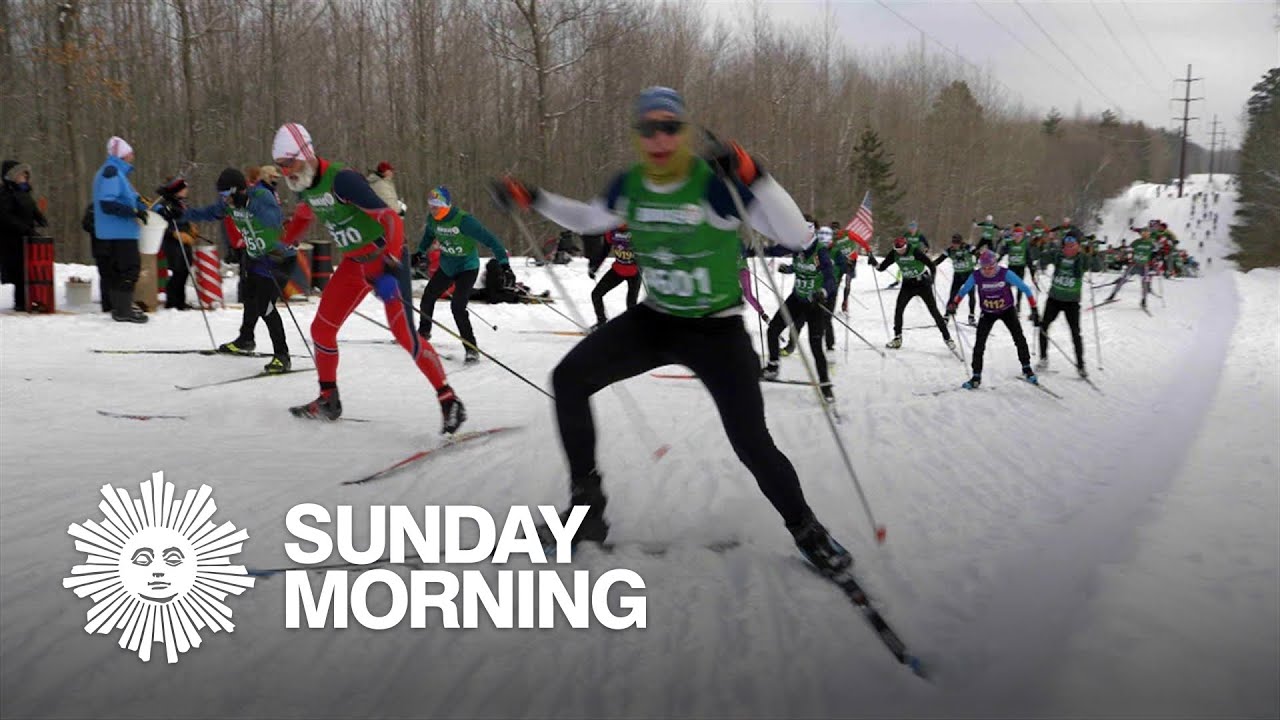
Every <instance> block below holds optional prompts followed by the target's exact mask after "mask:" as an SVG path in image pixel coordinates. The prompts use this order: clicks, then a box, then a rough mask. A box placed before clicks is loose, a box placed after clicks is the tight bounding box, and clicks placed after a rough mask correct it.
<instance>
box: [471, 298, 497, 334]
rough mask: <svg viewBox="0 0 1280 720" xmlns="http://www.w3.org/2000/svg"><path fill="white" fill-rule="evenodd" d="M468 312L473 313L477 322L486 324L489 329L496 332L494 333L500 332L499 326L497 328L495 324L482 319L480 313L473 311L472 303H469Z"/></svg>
mask: <svg viewBox="0 0 1280 720" xmlns="http://www.w3.org/2000/svg"><path fill="white" fill-rule="evenodd" d="M467 312H469V313H471V316H472V317H474V318H475V319H477V320H479V321H480V322H482V323H484V324H485V325H488V326H489V327H491V328H493V331H494V332H497V331H498V326H497V325H494V324H493V323H491V322H489V321H488V320H485V319H484V318H482V317H480V313H478V312H476V311H475V310H472V309H471V303H467Z"/></svg>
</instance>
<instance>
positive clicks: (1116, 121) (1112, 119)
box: [1098, 110, 1120, 128]
mask: <svg viewBox="0 0 1280 720" xmlns="http://www.w3.org/2000/svg"><path fill="white" fill-rule="evenodd" d="M1098 125H1099V126H1101V127H1104V128H1114V127H1119V126H1120V118H1118V117H1116V114H1115V113H1113V112H1111V111H1110V110H1103V111H1102V117H1101V118H1100V119H1099V120H1098Z"/></svg>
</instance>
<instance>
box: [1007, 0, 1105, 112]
mask: <svg viewBox="0 0 1280 720" xmlns="http://www.w3.org/2000/svg"><path fill="white" fill-rule="evenodd" d="M1013 4H1014V5H1017V6H1018V9H1019V10H1021V11H1022V14H1024V15H1026V16H1027V18H1029V19H1030V20H1031V23H1032V24H1033V25H1035V26H1036V29H1038V30H1039V31H1040V34H1042V35H1044V36H1045V38H1046V39H1048V41H1049V44H1051V45H1053V46H1054V47H1055V48H1057V50H1058V52H1059V53H1061V54H1062V57H1064V58H1066V59H1067V62H1069V63H1071V67H1073V68H1075V69H1076V72H1078V73H1080V77H1082V78H1084V79H1085V82H1087V83H1089V86H1090V87H1092V88H1093V89H1094V91H1095V92H1097V93H1098V95H1099V96H1101V97H1102V99H1103V100H1106V101H1107V103H1108V104H1110V105H1111V107H1113V108H1115V109H1117V110H1119V109H1120V103H1118V102H1116V101H1115V100H1112V99H1111V98H1109V97H1107V94H1106V93H1104V92H1102V88H1099V87H1098V85H1097V83H1095V82H1094V81H1093V80H1092V79H1090V78H1089V76H1088V75H1087V74H1085V71H1084V70H1082V69H1080V66H1079V65H1077V64H1076V61H1075V60H1072V59H1071V56H1070V55H1068V54H1067V52H1066V51H1065V50H1063V49H1062V46H1061V45H1059V44H1058V41H1057V40H1054V39H1053V36H1052V35H1050V34H1049V33H1048V31H1046V30H1045V29H1044V26H1042V25H1041V24H1040V22H1039V21H1038V20H1036V18H1035V16H1034V15H1032V14H1031V13H1030V12H1028V11H1027V9H1026V8H1025V7H1023V5H1022V3H1021V2H1020V1H1019V0H1013Z"/></svg>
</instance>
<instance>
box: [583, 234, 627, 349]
mask: <svg viewBox="0 0 1280 720" xmlns="http://www.w3.org/2000/svg"><path fill="white" fill-rule="evenodd" d="M606 256H612V257H613V264H611V265H610V266H609V270H608V272H606V273H605V274H604V277H602V278H600V282H598V283H596V286H595V287H594V288H592V290H591V307H592V308H593V309H595V311H596V324H595V326H593V327H592V330H597V329H599V328H600V326H601V325H604V324H605V321H607V320H608V319H609V318H608V316H606V315H605V312H604V296H605V295H608V294H609V291H610V290H613V289H614V288H616V287H618V286H619V285H621V284H622V283H624V282H625V283H626V284H627V309H628V310H629V309H631V308H632V307H634V306H635V304H636V301H637V300H638V299H639V298H640V268H639V267H638V266H636V254H635V251H634V250H632V249H631V233H630V232H628V231H627V227H626V226H625V225H624V226H622V227H620V228H616V229H614V230H610V231H609V232H607V233H605V234H604V242H603V243H601V244H600V249H599V250H597V251H596V254H595V255H594V256H593V257H591V258H590V259H589V260H588V264H587V277H589V278H591V279H593V280H594V279H595V277H596V273H597V272H598V271H599V270H600V265H601V264H603V263H604V259H605V257H606Z"/></svg>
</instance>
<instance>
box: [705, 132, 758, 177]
mask: <svg viewBox="0 0 1280 720" xmlns="http://www.w3.org/2000/svg"><path fill="white" fill-rule="evenodd" d="M706 160H707V162H708V163H710V164H711V167H713V168H715V170H716V174H718V175H722V176H725V177H731V178H734V179H736V180H737V181H738V182H740V183H742V184H743V185H746V186H748V187H750V186H751V183H754V182H755V181H756V180H759V179H760V177H761V176H763V175H764V166H763V165H761V164H760V162H759V161H758V160H756V159H755V158H754V157H752V156H751V155H748V154H747V151H746V150H743V149H742V146H741V145H739V144H738V143H737V142H735V141H733V140H730V141H728V142H718V143H717V144H716V145H715V146H713V147H712V148H710V150H709V151H708V153H707V158H706Z"/></svg>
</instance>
